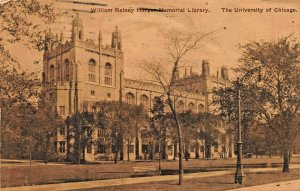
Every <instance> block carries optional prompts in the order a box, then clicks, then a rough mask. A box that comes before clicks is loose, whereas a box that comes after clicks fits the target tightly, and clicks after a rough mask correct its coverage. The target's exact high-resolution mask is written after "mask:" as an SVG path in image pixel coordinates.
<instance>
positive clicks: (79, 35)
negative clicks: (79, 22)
mask: <svg viewBox="0 0 300 191" xmlns="http://www.w3.org/2000/svg"><path fill="white" fill-rule="evenodd" d="M81 38H82V33H81V31H79V33H78V39H79V40H81Z"/></svg>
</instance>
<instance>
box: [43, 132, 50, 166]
mask: <svg viewBox="0 0 300 191" xmlns="http://www.w3.org/2000/svg"><path fill="white" fill-rule="evenodd" d="M46 136H47V137H46V142H45V159H44V163H45V164H47V163H48V148H49V142H50V137H49V136H50V135H48V134H47V135H46Z"/></svg>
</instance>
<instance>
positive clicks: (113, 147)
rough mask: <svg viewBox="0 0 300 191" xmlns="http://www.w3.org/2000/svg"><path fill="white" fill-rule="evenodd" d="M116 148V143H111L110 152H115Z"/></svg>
mask: <svg viewBox="0 0 300 191" xmlns="http://www.w3.org/2000/svg"><path fill="white" fill-rule="evenodd" d="M116 150H117V147H116V145H111V152H112V153H115V152H116Z"/></svg>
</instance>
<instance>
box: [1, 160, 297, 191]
mask: <svg viewBox="0 0 300 191" xmlns="http://www.w3.org/2000/svg"><path fill="white" fill-rule="evenodd" d="M296 162H298V163H299V162H300V161H299V158H293V159H292V163H296ZM235 163H236V159H228V160H226V159H218V160H202V159H199V160H198V159H197V160H189V161H185V162H184V167H185V169H188V170H194V169H199V170H201V171H202V170H203V171H212V170H227V169H233V168H235ZM266 163H276V164H278V163H282V159H281V158H271V159H269V158H258V159H255V158H254V159H244V160H243V164H245V165H244V167H245V168H247V167H250V166H251V167H255V166H257V164H266ZM155 165H158V162H156V161H153V162H125V161H124V162H119V163H118V164H113V163H102V164H101V163H99V164H85V165H75V164H63V163H61V164H60V165H55V164H47V165H43V164H41V163H38V164H37V163H33V165H32V166H31V167H29V166H26V165H25V166H19V165H18V164H15V163H12V164H5V165H1V187H12V186H24V185H37V184H49V183H62V182H72V181H85V180H102V179H115V178H125V177H131V176H132V175H133V167H135V166H155ZM177 168H178V161H164V162H162V169H169V170H172V169H173V170H175V169H177Z"/></svg>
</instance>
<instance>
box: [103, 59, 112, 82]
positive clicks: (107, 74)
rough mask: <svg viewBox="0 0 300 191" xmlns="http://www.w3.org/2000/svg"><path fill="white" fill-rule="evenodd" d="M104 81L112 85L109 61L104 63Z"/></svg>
mask: <svg viewBox="0 0 300 191" xmlns="http://www.w3.org/2000/svg"><path fill="white" fill-rule="evenodd" d="M104 83H105V84H106V85H112V65H111V64H110V63H106V64H105V71H104Z"/></svg>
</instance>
